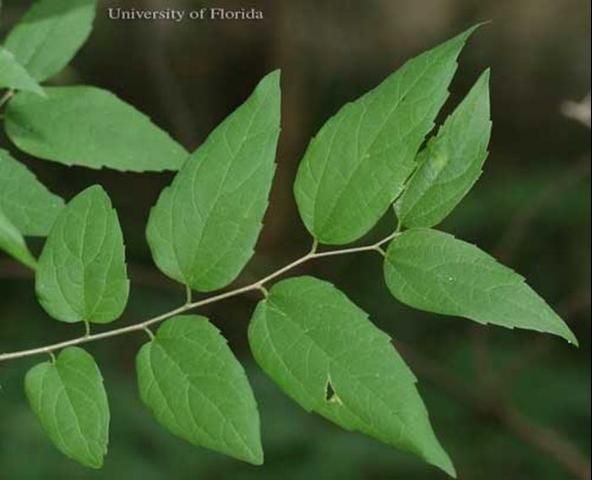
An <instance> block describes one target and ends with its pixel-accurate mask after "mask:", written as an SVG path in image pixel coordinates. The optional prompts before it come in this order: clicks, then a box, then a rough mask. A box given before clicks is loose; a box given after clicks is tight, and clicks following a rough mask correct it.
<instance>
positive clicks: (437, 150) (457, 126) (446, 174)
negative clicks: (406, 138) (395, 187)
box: [395, 70, 491, 227]
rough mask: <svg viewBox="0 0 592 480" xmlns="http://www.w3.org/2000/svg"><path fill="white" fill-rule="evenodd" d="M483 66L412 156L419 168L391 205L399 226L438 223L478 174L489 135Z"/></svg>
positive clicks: (486, 85)
mask: <svg viewBox="0 0 592 480" xmlns="http://www.w3.org/2000/svg"><path fill="white" fill-rule="evenodd" d="M488 83H489V70H486V71H485V72H484V73H483V74H482V75H481V77H479V80H477V82H476V83H475V85H474V86H473V88H472V89H471V91H470V92H469V93H468V95H467V96H466V98H465V99H464V100H463V101H462V103H461V104H460V105H459V106H458V107H457V109H456V110H455V111H454V113H452V115H450V117H448V119H447V120H446V123H444V125H443V126H442V128H440V130H439V132H438V136H437V137H435V138H433V139H431V140H430V141H429V143H428V145H427V147H426V148H425V149H424V150H422V151H421V152H420V153H419V155H418V162H419V166H418V168H417V170H416V172H415V173H414V174H413V176H412V177H411V180H410V181H409V183H408V185H407V187H406V188H405V191H404V193H403V195H402V196H401V198H400V199H399V201H398V202H397V203H396V206H395V209H396V211H397V216H398V217H399V220H400V221H401V223H402V225H405V226H407V227H432V226H434V225H436V224H438V223H440V222H441V221H442V220H443V219H444V218H445V217H446V216H447V215H448V214H449V213H450V212H451V211H452V210H453V209H454V207H456V205H457V204H458V203H459V202H460V201H461V200H462V199H463V197H464V196H465V195H466V194H467V192H468V191H469V190H470V189H471V187H472V186H473V185H474V183H475V182H476V181H477V179H478V178H479V176H480V175H481V171H482V167H483V163H484V162H485V159H486V158H487V144H488V143H489V136H490V133H491V121H490V120H489V86H488Z"/></svg>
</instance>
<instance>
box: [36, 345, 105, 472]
mask: <svg viewBox="0 0 592 480" xmlns="http://www.w3.org/2000/svg"><path fill="white" fill-rule="evenodd" d="M25 392H26V394H27V398H28V399H29V403H30V405H31V408H32V409H33V411H34V412H35V415H37V417H38V418H39V421H40V422H41V425H42V427H43V429H44V430H45V432H46V433H47V435H48V436H49V438H50V439H51V441H52V442H53V443H54V445H55V446H56V447H57V448H58V449H59V450H60V451H61V452H62V453H64V454H65V455H67V456H68V457H70V458H72V459H73V460H76V461H77V462H79V463H81V464H82V465H84V466H86V467H90V468H101V467H102V466H103V457H104V456H105V455H106V453H107V444H108V443H109V404H108V401H107V394H106V392H105V387H104V386H103V378H102V376H101V372H100V371H99V368H98V367H97V364H96V363H95V361H94V359H93V357H92V356H91V355H89V354H88V353H87V352H85V351H84V350H82V349H81V348H77V347H70V348H67V349H65V350H63V351H62V352H61V353H60V355H59V356H58V357H57V359H56V361H55V362H44V363H41V364H39V365H37V366H35V367H33V368H32V369H31V370H29V372H28V373H27V376H26V377H25Z"/></svg>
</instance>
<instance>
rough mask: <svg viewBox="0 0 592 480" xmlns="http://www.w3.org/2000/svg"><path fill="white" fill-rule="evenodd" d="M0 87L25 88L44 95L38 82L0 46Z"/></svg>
mask: <svg viewBox="0 0 592 480" xmlns="http://www.w3.org/2000/svg"><path fill="white" fill-rule="evenodd" d="M0 88H10V89H15V90H25V91H29V92H34V93H36V94H38V95H42V96H43V95H45V94H44V93H43V89H42V88H41V87H40V86H39V84H38V83H37V82H36V81H35V80H34V79H33V78H31V76H30V75H29V72H27V70H25V68H24V67H23V66H22V65H21V64H20V63H18V61H17V60H16V59H15V58H14V55H13V54H12V53H10V52H9V51H8V50H6V49H5V48H2V47H0Z"/></svg>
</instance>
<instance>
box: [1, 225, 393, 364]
mask: <svg viewBox="0 0 592 480" xmlns="http://www.w3.org/2000/svg"><path fill="white" fill-rule="evenodd" d="M393 238H394V235H389V236H388V237H386V238H384V239H383V240H380V241H379V242H377V243H374V244H372V245H366V246H363V247H354V248H344V249H341V250H332V251H328V252H318V253H315V250H312V251H310V252H309V253H307V254H306V255H304V256H302V257H300V258H299V259H297V260H294V261H293V262H291V263H289V264H288V265H286V266H284V267H282V268H280V269H279V270H276V271H275V272H273V273H271V274H269V275H267V276H266V277H263V278H262V279H260V280H257V281H256V282H253V283H251V284H249V285H246V286H244V287H239V288H235V289H234V290H229V291H228V292H224V293H220V294H218V295H214V296H212V297H208V298H205V299H203V300H199V301H196V302H188V303H186V304H184V305H181V306H180V307H177V308H175V309H173V310H171V311H169V312H166V313H163V314H160V315H157V316H155V317H152V318H149V319H148V320H145V321H143V322H140V323H136V324H134V325H129V326H127V327H121V328H117V329H113V330H109V331H107V332H102V333H96V334H93V335H84V336H82V337H78V338H74V339H72V340H66V341H63V342H59V343H54V344H52V345H46V346H43V347H37V348H31V349H28V350H21V351H18V352H10V353H3V354H0V362H4V361H8V360H14V359H17V358H24V357H30V356H33V355H40V354H51V353H52V352H54V351H56V350H60V349H62V348H66V347H71V346H74V345H80V344H83V343H89V342H95V341H97V340H103V339H106V338H111V337H117V336H119V335H125V334H127V333H132V332H137V331H146V330H148V327H150V326H151V325H154V324H157V323H159V322H162V321H163V320H167V319H168V318H171V317H174V316H175V315H180V314H182V313H185V312H187V311H189V310H193V309H195V308H199V307H203V306H205V305H210V304H212V303H216V302H219V301H222V300H225V299H228V298H231V297H236V296H238V295H241V294H243V293H247V292H251V291H254V290H259V291H262V292H266V291H267V290H266V289H265V287H264V284H266V283H268V282H270V281H271V280H274V279H276V278H277V277H279V276H281V275H283V274H284V273H286V272H288V271H289V270H292V269H293V268H295V267H297V266H299V265H302V264H304V263H306V262H308V261H310V260H313V259H317V258H322V257H328V256H335V255H347V254H351V253H361V252H370V251H378V250H380V245H383V244H384V243H386V242H388V241H390V240H391V239H393Z"/></svg>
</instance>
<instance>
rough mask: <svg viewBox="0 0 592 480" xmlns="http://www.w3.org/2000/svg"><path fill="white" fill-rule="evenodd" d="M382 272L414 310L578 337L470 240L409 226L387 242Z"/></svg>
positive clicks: (569, 338)
mask: <svg viewBox="0 0 592 480" xmlns="http://www.w3.org/2000/svg"><path fill="white" fill-rule="evenodd" d="M384 273H385V278H386V283H387V285H388V287H389V289H390V291H391V293H392V294H393V296H394V297H395V298H396V299H398V300H400V301H401V302H403V303H405V304H406V305H409V306H411V307H414V308H417V309H419V310H426V311H428V312H434V313H440V314H443V315H454V316H459V317H465V318H468V319H470V320H474V321H476V322H479V323H482V324H487V323H491V324H493V325H501V326H502V327H508V328H514V327H516V328H525V329H529V330H536V331H539V332H546V333H552V334H554V335H559V336H560V337H563V338H564V339H566V340H567V341H568V342H570V343H573V344H577V339H576V338H575V336H574V334H573V333H572V332H571V330H570V329H569V328H568V327H567V325H566V324H565V323H564V322H563V320H561V318H559V316H558V315H557V314H556V313H555V312H554V311H553V310H552V309H551V308H550V307H549V306H548V305H547V304H546V303H545V301H544V300H543V299H542V298H541V297H539V296H538V295H537V294H536V292H534V291H533V290H532V289H531V288H530V287H529V286H528V285H527V284H526V283H525V282H524V278H523V277H521V276H520V275H518V274H517V273H515V272H514V271H512V270H510V269H509V268H507V267H505V266H503V265H501V264H500V263H498V262H497V261H496V260H495V259H494V258H493V257H491V256H489V255H488V254H486V253H485V252H483V251H481V250H479V249H478V248H477V247H475V246H474V245H471V244H469V243H466V242H463V241H461V240H458V239H456V238H454V237H453V236H452V235H449V234H447V233H443V232H438V231H436V230H429V229H412V230H408V231H406V232H404V233H402V234H401V235H400V236H399V237H397V238H396V239H395V240H394V241H393V242H392V243H391V245H390V246H389V248H388V251H387V254H386V258H385V263H384Z"/></svg>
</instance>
